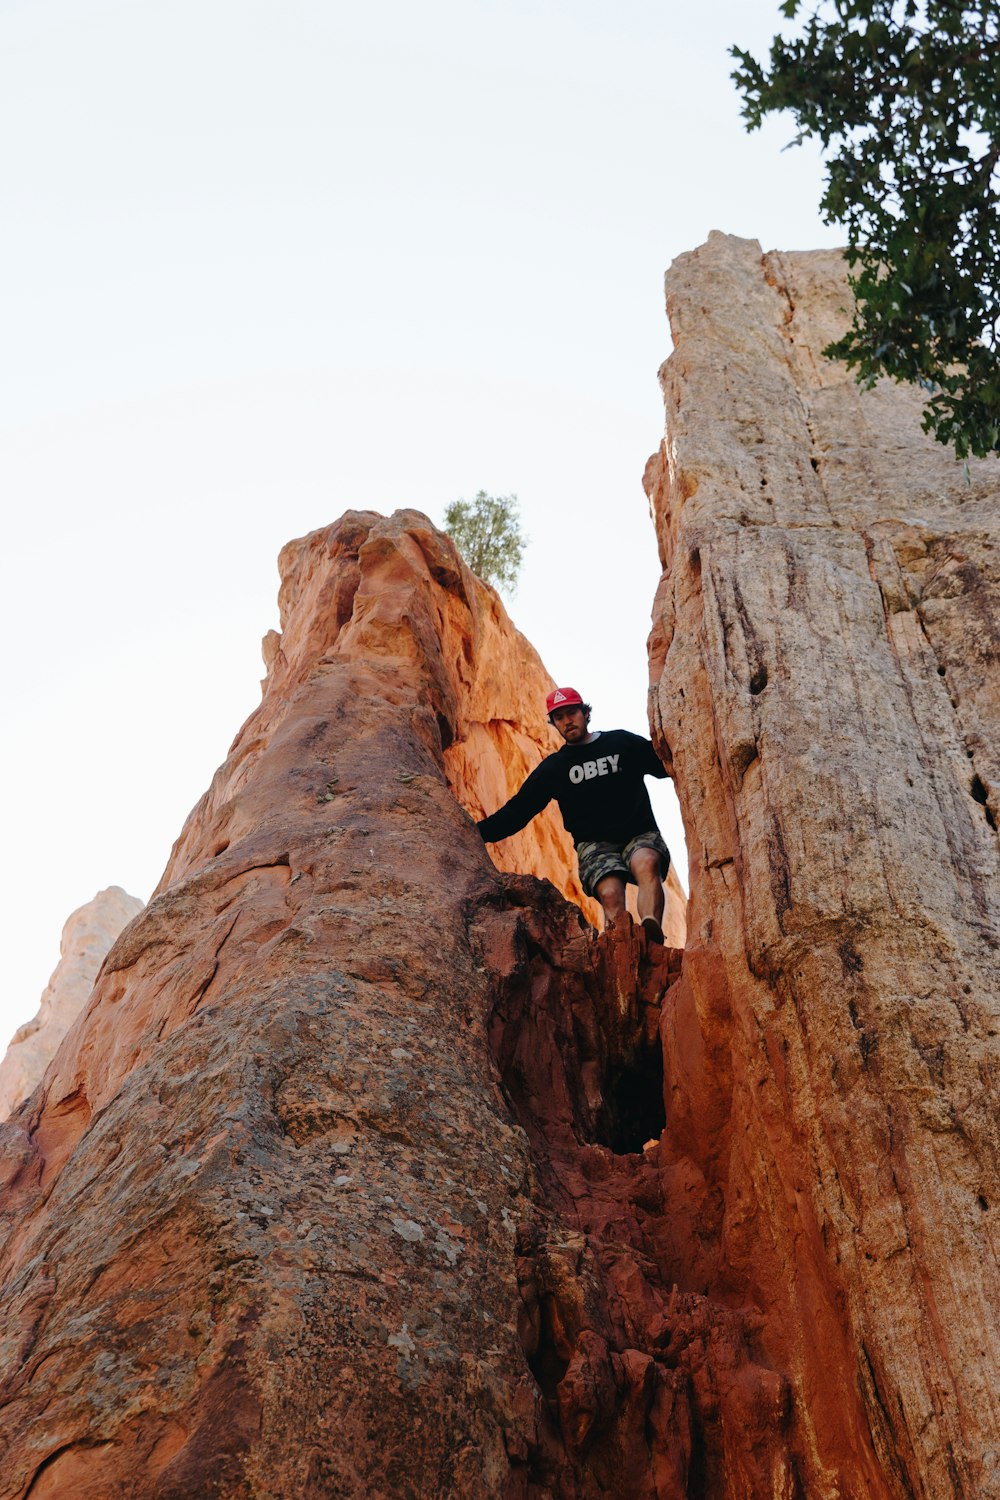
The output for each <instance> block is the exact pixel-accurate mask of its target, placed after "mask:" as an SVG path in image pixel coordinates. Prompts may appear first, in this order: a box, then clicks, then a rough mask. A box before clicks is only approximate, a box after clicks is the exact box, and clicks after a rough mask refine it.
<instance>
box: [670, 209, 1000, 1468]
mask: <svg viewBox="0 0 1000 1500" xmlns="http://www.w3.org/2000/svg"><path fill="white" fill-rule="evenodd" d="M847 302H848V294H847V289H846V286H845V281H844V272H843V267H842V264H841V262H840V259H839V257H838V256H836V255H833V254H828V253H818V254H803V255H777V254H775V255H767V256H763V257H762V256H761V254H760V251H759V247H758V246H756V245H755V244H753V243H751V242H747V241H742V240H734V239H731V238H727V237H725V236H721V235H713V237H712V238H711V240H710V241H709V242H708V244H707V245H706V246H703V247H702V248H701V249H700V250H698V251H695V252H694V253H693V254H691V255H687V256H683V257H681V259H680V260H679V261H678V262H677V263H676V264H675V266H674V267H673V269H672V270H671V272H670V275H669V277H668V307H669V311H670V315H671V323H672V326H673V330H674V338H675V344H676V352H675V353H674V354H673V355H672V357H671V358H670V360H669V361H668V362H667V364H666V365H665V367H664V370H663V372H662V379H663V387H664V393H665V398H666V405H667V440H666V442H665V444H664V446H663V447H662V448H661V450H660V453H659V454H658V455H657V456H656V457H655V458H654V459H653V460H651V463H650V466H649V468H648V470H647V488H648V490H649V493H650V496H651V499H652V502H653V505H654V509H655V514H656V519H657V529H658V534H659V538H660V546H661V553H662V556H663V560H664V564H665V569H666V571H665V574H664V579H663V583H662V586H661V589H660V592H659V596H658V600H657V605H656V611H655V619H654V637H653V643H652V645H653V657H654V661H653V672H654V678H658V680H659V687H658V690H657V692H656V694H655V717H656V722H657V725H658V732H659V734H660V736H661V737H662V739H663V740H664V741H665V742H666V744H668V745H669V747H670V751H671V752H672V756H673V763H674V767H675V771H676V776H677V783H678V791H679V795H680V798H681V802H682V806H683V808H684V812H685V820H686V824H687V830H688V840H689V855H690V860H691V887H692V890H691V897H692V899H691V909H690V918H689V949H688V952H687V954H686V955H685V979H684V982H683V985H682V986H681V988H680V989H679V991H678V992H677V994H676V997H675V999H676V1003H675V1005H674V1007H673V1008H672V1010H671V1012H670V1017H669V1021H668V1023H667V1025H666V1030H665V1040H666V1047H667V1053H666V1068H667V1076H668V1094H667V1097H668V1100H669V1101H670V1108H669V1110H668V1119H667V1134H666V1138H665V1139H666V1142H667V1143H668V1150H669V1155H670V1157H671V1160H672V1165H671V1167H670V1168H669V1169H668V1175H670V1174H672V1178H671V1180H674V1181H685V1180H691V1179H694V1180H697V1181H698V1182H699V1184H700V1186H699V1190H698V1192H697V1193H695V1194H688V1195H687V1196H686V1197H685V1198H683V1199H676V1195H675V1201H677V1202H678V1203H681V1202H683V1203H687V1204H690V1205H692V1211H691V1212H690V1213H689V1215H688V1227H689V1232H690V1235H691V1239H690V1241H689V1251H685V1252H683V1253H684V1254H690V1256H692V1257H694V1247H695V1246H696V1245H698V1246H700V1247H701V1248H700V1250H699V1252H698V1254H697V1256H696V1257H695V1258H693V1259H690V1262H689V1266H688V1270H687V1274H688V1275H691V1274H693V1273H694V1270H695V1267H696V1268H697V1278H698V1279H699V1280H702V1281H703V1282H704V1283H707V1284H708V1286H709V1287H710V1288H712V1290H713V1292H715V1293H717V1294H719V1295H722V1296H727V1297H732V1296H737V1297H741V1298H748V1299H750V1300H752V1301H753V1302H754V1303H755V1304H756V1305H757V1306H758V1307H759V1308H760V1309H761V1312H762V1315H763V1319H764V1321H763V1326H762V1330H761V1334H760V1342H759V1345H758V1346H757V1347H758V1348H759V1349H760V1350H761V1351H763V1353H764V1355H765V1356H766V1358H767V1359H768V1360H769V1361H770V1362H772V1363H773V1364H774V1365H775V1367H776V1368H778V1369H781V1370H783V1371H785V1372H787V1373H788V1375H789V1376H790V1378H791V1382H792V1406H793V1413H794V1421H793V1431H792V1438H791V1441H792V1446H793V1449H794V1450H796V1453H797V1463H798V1465H799V1467H800V1471H801V1473H802V1474H803V1476H804V1478H805V1488H806V1492H807V1493H808V1494H809V1495H810V1496H820V1495H831V1496H832V1495H838V1494H845V1493H850V1494H865V1495H882V1494H887V1495H889V1494H892V1495H894V1494H897V1493H915V1494H926V1495H935V1496H937V1495H940V1496H943V1495H946V1494H947V1495H952V1494H963V1495H976V1496H993V1495H997V1494H1000V1459H998V1458H997V1455H998V1454H1000V1445H998V1442H997V1417H996V1392H995V1387H996V1381H995V1370H996V1364H997V1359H998V1356H1000V1329H998V1326H997V1317H998V1314H997V1309H998V1307H1000V1284H998V1274H997V1264H996V1258H995V1253H994V1251H993V1248H992V1241H993V1228H992V1225H993V1216H994V1215H995V1214H996V1213H997V1212H998V1211H1000V1180H998V1159H997V1147H998V1134H997V1076H998V1073H997V1069H998V1062H1000V1054H998V1047H997V1037H998V1033H1000V1002H998V996H1000V967H998V947H1000V879H998V877H1000V860H998V842H997V828H996V819H997V815H998V812H1000V804H998V794H1000V767H998V754H1000V751H998V744H1000V734H998V720H1000V667H998V653H997V644H998V641H1000V567H998V564H1000V464H998V463H996V462H994V461H991V462H988V463H973V464H971V465H970V466H969V470H968V473H966V472H965V470H964V469H963V465H962V464H961V463H959V462H957V461H956V460H955V459H954V457H953V456H952V455H950V454H949V453H948V452H947V451H946V450H945V449H944V448H942V447H940V446H939V445H936V444H934V443H932V442H930V441H929V440H928V439H926V438H925V437H924V436H923V435H922V433H921V431H920V400H919V393H917V392H914V391H910V390H905V389H901V388H898V387H893V386H879V387H878V388H877V389H876V390H875V391H873V392H871V393H868V394H862V393H859V392H858V390H857V388H856V387H855V385H854V384H853V380H852V378H851V376H850V374H849V373H848V372H847V371H846V370H845V369H843V368H842V367H839V366H835V365H832V364H831V363H829V362H827V361H824V360H823V358H822V356H821V352H820V351H821V349H822V348H823V346H824V345H825V344H826V343H827V342H829V341H830V340H831V339H833V338H834V337H836V336H838V335H839V333H840V332H841V331H842V329H843V326H844V323H845V316H844V313H843V311H842V309H843V308H844V307H845V306H846V305H847ZM683 1217H684V1215H683V1214H682V1215H681V1216H680V1217H679V1221H678V1224H677V1226H676V1232H678V1234H679V1241H678V1243H679V1244H680V1243H682V1242H683V1235H682V1234H681V1233H680V1228H681V1221H682V1220H683ZM710 1247H711V1248H710ZM682 1284H683V1283H682ZM991 1454H992V1455H993V1456H992V1457H990V1455H991Z"/></svg>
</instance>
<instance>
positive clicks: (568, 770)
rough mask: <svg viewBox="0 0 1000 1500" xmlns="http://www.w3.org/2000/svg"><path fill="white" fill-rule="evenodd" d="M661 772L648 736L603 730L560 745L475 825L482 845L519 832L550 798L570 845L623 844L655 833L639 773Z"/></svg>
mask: <svg viewBox="0 0 1000 1500" xmlns="http://www.w3.org/2000/svg"><path fill="white" fill-rule="evenodd" d="M666 774H667V772H666V770H665V769H664V767H663V765H662V763H661V762H660V759H659V757H658V756H657V754H656V751H655V750H654V749H653V747H652V745H651V744H650V742H649V740H644V739H643V738H642V736H641V735H638V734H630V733H629V731H628V730H627V729H608V730H605V731H604V732H603V733H599V734H595V735H594V737H593V738H592V739H591V740H590V742H589V743H588V744H586V745H563V747H562V749H561V750H557V751H556V752H555V754H554V755H547V756H546V757H545V759H544V760H543V761H542V763H541V765H540V766H536V767H535V769H534V770H533V771H532V773H531V775H530V776H529V777H528V778H527V780H526V781H525V783H524V785H523V786H522V787H521V790H520V791H519V792H517V793H516V794H515V795H514V796H513V797H511V799H510V801H509V802H505V803H504V805H503V807H501V808H500V810H499V811H498V812H495V813H494V814H493V816H492V817H490V818H483V820H482V822H481V823H479V824H478V825H477V827H478V828H479V832H480V834H481V835H482V839H483V842H484V843H485V844H495V843H497V842H498V841H499V840H500V839H506V838H510V836H511V834H512V833H519V832H520V830H521V829H522V828H523V827H524V826H525V824H526V823H530V822H531V819H532V818H533V817H535V815H536V814H537V813H540V812H541V810H542V808H543V807H545V806H547V805H548V803H549V802H551V800H552V798H553V797H555V799H556V801H557V802H558V803H559V811H560V812H561V813H562V818H563V822H564V823H565V824H566V827H567V829H568V830H569V832H570V833H571V834H572V836H573V842H574V843H577V844H579V843H580V842H581V841H586V842H588V843H589V842H591V841H596V842H599V843H608V844H617V845H618V847H619V848H624V846H625V845H626V844H627V843H628V841H629V840H630V839H634V838H635V837H636V835H637V834H640V833H652V832H657V833H658V832H659V829H658V828H657V826H656V820H655V818H654V817H653V809H652V808H651V807H650V805H649V793H648V792H647V791H646V783H645V782H644V781H643V777H644V776H657V777H663V776H666Z"/></svg>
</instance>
